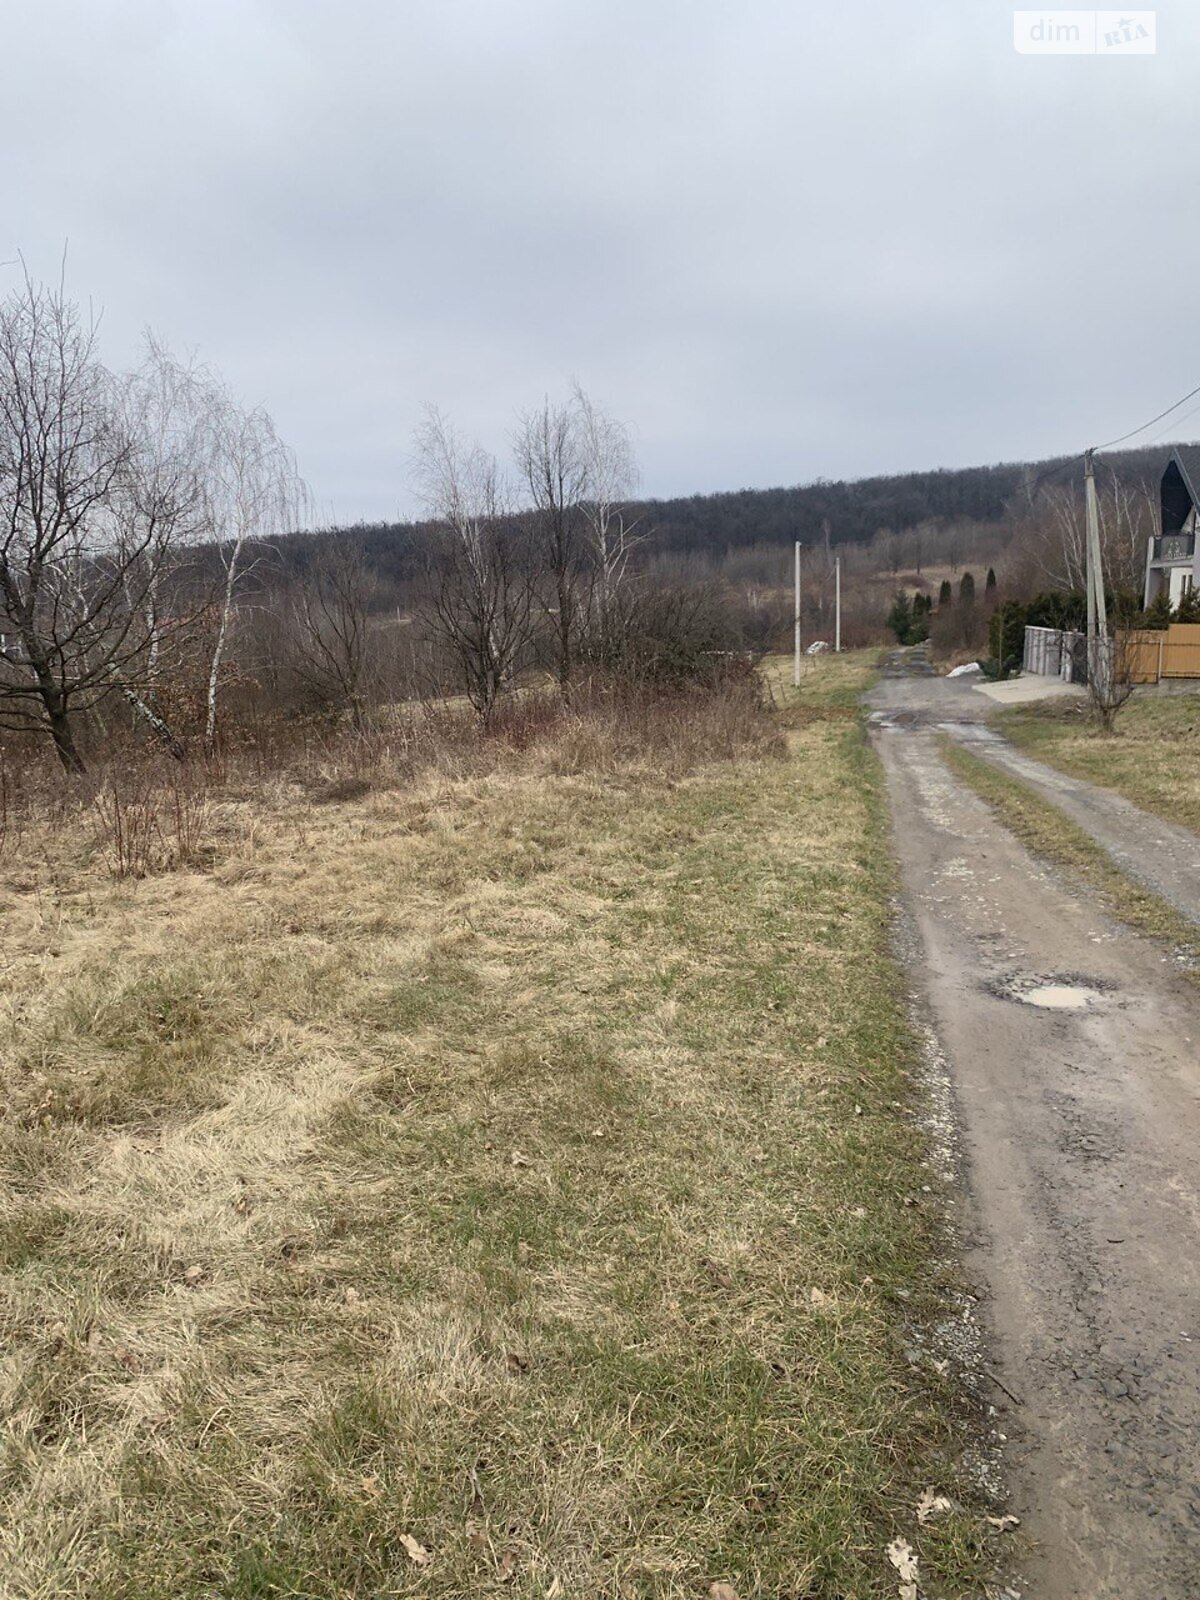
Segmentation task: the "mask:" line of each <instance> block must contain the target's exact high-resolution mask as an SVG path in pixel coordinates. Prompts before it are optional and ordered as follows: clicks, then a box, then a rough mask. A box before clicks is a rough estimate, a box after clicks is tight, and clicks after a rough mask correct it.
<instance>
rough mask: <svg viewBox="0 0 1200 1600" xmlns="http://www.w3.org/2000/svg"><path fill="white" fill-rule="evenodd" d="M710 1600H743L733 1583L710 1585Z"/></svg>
mask: <svg viewBox="0 0 1200 1600" xmlns="http://www.w3.org/2000/svg"><path fill="white" fill-rule="evenodd" d="M708 1600H741V1597H740V1596H739V1594H738V1592H737V1590H736V1589H735V1588H734V1587H733V1585H732V1584H731V1583H710V1584H709V1586H708Z"/></svg>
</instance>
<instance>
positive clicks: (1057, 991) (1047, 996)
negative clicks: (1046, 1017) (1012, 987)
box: [1018, 983, 1102, 1011]
mask: <svg viewBox="0 0 1200 1600" xmlns="http://www.w3.org/2000/svg"><path fill="white" fill-rule="evenodd" d="M1101 998H1102V997H1101V995H1100V994H1099V992H1098V991H1097V990H1095V989H1084V988H1082V987H1080V986H1078V985H1076V984H1071V983H1042V984H1039V985H1038V987H1037V988H1036V989H1026V990H1025V992H1024V993H1023V994H1021V995H1019V996H1018V999H1021V1000H1023V1001H1024V1002H1025V1004H1026V1005H1030V1006H1042V1007H1043V1008H1044V1009H1045V1010H1047V1011H1082V1010H1084V1008H1085V1007H1087V1006H1089V1005H1091V1004H1092V1002H1093V1001H1094V1000H1099V999H1101Z"/></svg>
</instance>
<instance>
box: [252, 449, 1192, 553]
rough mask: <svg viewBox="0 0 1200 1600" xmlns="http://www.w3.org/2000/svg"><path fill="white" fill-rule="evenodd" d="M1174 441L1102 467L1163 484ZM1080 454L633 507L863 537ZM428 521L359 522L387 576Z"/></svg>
mask: <svg viewBox="0 0 1200 1600" xmlns="http://www.w3.org/2000/svg"><path fill="white" fill-rule="evenodd" d="M1173 448H1174V447H1173V445H1171V444H1161V445H1156V446H1154V447H1153V448H1151V449H1145V450H1127V451H1120V452H1116V453H1113V454H1110V455H1106V456H1104V457H1103V458H1101V459H1100V461H1099V463H1098V471H1099V473H1100V474H1101V476H1103V473H1104V472H1105V471H1112V472H1115V473H1116V474H1117V475H1118V476H1119V477H1120V478H1121V479H1122V480H1123V481H1125V482H1128V483H1131V484H1133V483H1145V484H1147V485H1152V486H1153V485H1156V484H1157V481H1158V478H1159V477H1160V475H1161V473H1162V470H1163V468H1164V466H1165V465H1166V462H1167V458H1168V457H1169V455H1170V452H1171V450H1172V449H1173ZM1082 477H1083V466H1082V460H1081V458H1078V457H1065V456H1062V457H1055V458H1052V459H1050V460H1047V461H1034V462H1022V461H1011V462H1001V463H999V464H996V465H993V466H984V467H960V468H939V469H937V470H935V471H930V472H905V473H896V474H893V475H891V476H886V477H875V478H855V479H845V480H843V479H837V480H829V479H817V481H816V482H814V483H806V484H797V485H795V486H794V487H791V488H776V489H734V490H729V491H726V492H723V493H720V494H697V495H688V496H686V497H682V498H677V499H669V500H654V499H652V500H643V501H640V502H638V503H636V504H634V505H632V506H631V507H630V516H631V517H633V518H636V519H637V520H638V521H639V522H640V523H641V524H642V526H643V527H645V528H646V529H647V530H648V531H652V533H653V549H654V550H655V551H656V552H659V553H663V552H668V551H675V552H679V553H681V554H683V553H708V554H711V555H715V556H722V555H724V554H725V553H726V552H727V551H730V550H736V549H741V548H744V547H746V546H748V545H755V544H786V543H789V542H791V541H792V540H795V539H801V540H803V541H804V542H805V543H813V542H817V541H821V542H824V540H825V538H826V528H827V529H828V539H829V542H830V544H834V545H836V544H855V543H862V542H865V541H866V540H869V539H871V538H873V537H874V535H875V534H877V533H878V532H879V531H880V529H883V528H890V529H893V530H894V531H895V532H897V533H900V532H903V531H904V530H905V529H908V528H913V527H916V526H917V525H918V524H920V523H923V522H937V523H946V522H972V523H989V522H996V523H999V522H1000V521H1001V520H1002V519H1003V518H1004V516H1005V513H1006V510H1007V509H1008V508H1009V507H1010V506H1011V504H1012V502H1013V501H1014V500H1015V499H1016V498H1018V497H1019V496H1020V495H1021V494H1022V493H1024V492H1026V490H1027V488H1028V487H1030V486H1033V485H1035V484H1037V483H1039V482H1045V483H1048V484H1069V483H1071V482H1072V481H1075V482H1076V483H1082ZM424 528H425V525H424V524H422V523H420V522H395V523H385V522H378V523H361V524H358V525H357V526H356V527H354V528H353V529H352V530H343V531H349V532H352V533H353V534H354V535H355V536H356V537H357V538H358V539H360V540H361V542H362V548H363V553H364V555H365V556H366V559H367V561H368V562H369V564H370V566H371V567H372V568H373V569H374V570H375V571H376V572H377V573H378V575H379V576H380V577H383V578H390V579H393V580H396V581H401V582H402V581H404V580H405V579H407V578H409V577H411V576H413V574H414V572H415V571H416V569H417V568H418V567H419V566H420V562H421V550H422V545H423V542H424V541H423V532H424ZM319 544H320V538H319V536H317V537H316V538H314V537H312V536H307V537H305V536H302V537H293V538H290V539H285V540H282V541H280V542H279V544H278V546H277V551H278V555H279V557H280V558H281V559H282V561H283V564H284V566H285V568H287V569H289V570H290V571H291V572H293V573H295V574H296V575H302V574H303V573H304V571H305V570H306V569H307V568H308V566H309V565H310V563H311V561H312V560H313V557H314V555H315V553H316V549H317V547H318V546H319Z"/></svg>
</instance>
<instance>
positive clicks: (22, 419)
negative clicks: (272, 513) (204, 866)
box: [0, 277, 194, 772]
mask: <svg viewBox="0 0 1200 1600" xmlns="http://www.w3.org/2000/svg"><path fill="white" fill-rule="evenodd" d="M136 422H137V417H136V415H134V414H131V412H130V408H129V407H128V406H127V405H126V403H125V396H124V395H123V393H122V392H121V388H120V386H119V385H118V384H117V383H116V381H115V380H114V379H113V377H112V375H111V374H110V373H109V372H107V371H106V369H105V368H104V367H103V366H102V364H101V362H100V360H99V358H98V355H97V352H96V330H95V325H94V323H91V322H85V321H84V320H83V318H82V317H81V315H80V312H79V309H78V307H77V306H76V305H74V304H73V303H72V302H71V301H69V300H68V299H67V298H66V295H65V292H64V290H63V288H62V286H61V285H60V286H59V287H58V288H55V289H49V288H45V287H43V286H39V285H36V284H34V283H33V282H32V280H30V279H29V278H28V277H27V278H26V280H25V282H24V284H23V285H22V287H21V288H20V289H19V290H17V291H15V292H14V293H12V294H11V295H9V297H8V298H7V299H6V300H5V301H4V302H3V304H2V305H0V723H2V724H3V725H4V726H6V727H9V728H14V729H17V730H20V731H25V732H43V733H48V734H49V736H50V738H51V739H52V741H53V743H54V748H55V751H56V752H57V754H58V758H59V761H60V762H61V763H62V766H63V767H64V769H65V770H66V771H68V772H82V771H83V770H84V761H83V757H82V755H81V753H80V750H79V745H78V741H77V737H76V718H77V716H78V715H79V714H80V713H81V712H83V711H85V710H87V709H88V708H89V707H91V706H95V705H96V704H98V702H99V701H100V700H101V699H103V698H104V697H105V695H107V694H110V693H112V692H113V690H114V688H116V689H120V690H123V691H125V692H126V693H127V694H128V695H131V696H132V697H133V698H134V699H135V700H137V699H139V698H140V696H139V694H138V687H139V685H141V684H142V683H143V682H144V680H145V674H146V669H147V666H148V664H149V661H150V658H151V652H152V641H153V630H152V629H151V628H150V627H149V626H148V625H147V615H148V608H149V607H150V605H151V596H152V595H153V593H154V592H155V590H156V587H157V583H158V579H159V575H160V573H161V572H162V570H163V567H164V564H165V562H166V561H167V559H168V556H169V553H170V549H171V542H172V538H173V536H174V533H175V531H176V529H177V528H178V526H179V523H180V518H181V516H183V515H184V514H185V513H186V511H187V509H188V505H189V503H190V501H191V497H192V494H193V492H194V482H193V480H191V479H187V480H186V481H184V478H181V477H178V476H172V475H171V474H168V473H166V472H164V473H162V474H159V475H155V474H154V473H153V472H148V470H147V469H148V464H149V457H150V455H151V454H152V453H153V452H152V451H151V450H150V449H149V448H148V447H147V445H146V442H145V440H144V439H142V438H140V437H139V435H138V433H137V429H136Z"/></svg>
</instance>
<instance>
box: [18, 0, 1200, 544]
mask: <svg viewBox="0 0 1200 1600" xmlns="http://www.w3.org/2000/svg"><path fill="white" fill-rule="evenodd" d="M1198 68H1200V7H1197V6H1196V5H1195V4H1194V0H1174V3H1172V4H1171V5H1168V6H1162V7H1160V8H1159V11H1158V54H1157V55H1155V56H1141V57H1137V58H1122V59H1111V58H1096V57H1091V56H1058V57H1044V56H1022V55H1018V54H1017V53H1016V52H1015V50H1014V48H1013V22H1012V10H1011V8H1010V7H1007V6H1001V5H998V4H995V3H993V0H924V3H921V0H917V3H914V0H831V3H829V4H826V5H821V4H816V3H813V0H788V3H781V0H721V3H716V0H337V3H336V4H335V3H333V0H128V3H123V0H76V3H74V4H65V3H56V0H37V3H33V0H10V3H9V4H8V5H7V6H6V7H5V8H4V38H3V63H2V65H0V80H2V83H3V101H4V127H5V137H4V141H3V145H2V147H0V151H2V157H0V195H2V196H3V201H4V205H3V213H2V215H3V221H2V222H0V228H2V229H3V232H4V235H6V237H5V238H4V239H2V240H0V260H7V259H8V258H11V257H13V256H15V254H16V252H17V251H18V250H19V251H22V252H23V253H24V255H25V258H26V260H27V262H28V263H29V266H30V268H31V270H32V271H33V272H34V274H35V275H40V276H52V275H54V274H55V273H56V272H57V265H58V258H59V255H60V254H61V250H62V246H63V242H64V240H69V245H70V248H69V261H68V280H69V285H70V287H71V288H72V290H73V291H74V292H75V293H76V294H77V296H78V297H79V298H81V299H88V298H90V299H91V300H92V302H93V303H94V304H95V305H96V306H97V307H99V308H102V310H103V314H104V322H103V348H104V354H105V356H106V358H107V359H108V360H109V362H110V363H111V364H113V365H124V364H127V363H129V362H131V361H132V360H133V359H134V358H135V356H136V353H137V348H138V340H139V337H140V333H141V330H142V329H143V328H145V327H147V326H149V327H152V328H153V329H154V330H155V331H156V332H158V333H159V334H160V335H162V336H163V337H164V338H165V339H166V340H167V341H168V342H169V343H170V344H171V345H173V346H174V347H175V348H176V349H177V350H180V351H188V352H195V353H197V354H198V355H199V356H200V357H202V358H203V359H205V360H207V361H210V362H211V363H212V364H213V365H215V366H216V367H218V368H219V369H220V370H221V371H222V372H223V373H224V374H225V375H226V377H227V378H228V379H229V380H230V382H231V383H232V384H233V386H234V387H235V388H236V390H237V391H238V392H239V393H240V394H241V395H242V396H243V397H244V398H245V399H246V400H247V401H250V402H254V403H261V404H263V405H265V406H266V407H267V409H268V410H270V411H271V413H272V414H273V415H274V417H275V419H276V421H277V423H278V425H279V427H280V430H281V432H282V433H283V434H284V436H285V437H286V438H287V439H288V441H289V442H290V443H291V444H292V445H293V446H294V447H295V449H296V451H297V453H298V455H299V458H300V465H301V468H302V470H303V471H304V473H305V475H306V476H307V478H308V479H309V482H310V483H311V484H312V487H313V490H314V492H315V495H316V498H317V502H318V505H319V506H320V508H321V510H322V512H323V514H324V515H325V516H326V517H336V518H337V519H339V520H353V519H356V518H359V517H367V518H374V517H390V516H395V515H396V514H397V513H399V514H404V515H408V514H411V513H412V511H413V510H414V509H415V501H414V498H413V494H412V490H411V486H410V478H411V473H410V471H409V467H408V461H407V457H408V453H409V450H410V441H411V436H412V430H413V427H414V425H415V423H416V421H417V420H418V418H419V415H420V411H421V408H422V406H423V404H424V403H425V402H427V401H433V402H436V403H438V404H439V405H441V406H442V407H443V408H444V409H445V410H446V411H447V412H449V413H450V414H451V415H452V416H453V417H455V418H456V419H457V420H458V421H459V422H460V423H461V425H462V426H463V427H464V428H465V429H466V430H467V431H469V432H470V433H472V434H475V435H477V436H478V437H480V438H481V439H482V440H483V441H484V442H485V443H486V444H488V445H489V446H490V447H491V448H492V449H494V450H496V451H497V452H498V453H503V452H505V451H507V448H508V436H509V432H510V429H511V422H512V417H513V414H514V412H515V411H516V410H518V409H519V408H521V407H524V406H527V405H529V404H532V403H537V401H538V400H539V399H540V397H541V396H542V395H543V394H544V393H546V392H547V391H549V392H550V393H556V392H561V391H562V390H563V389H564V388H565V386H566V384H567V382H568V381H569V379H570V378H571V377H573V376H577V377H578V378H579V379H580V380H581V381H582V382H583V384H584V385H585V387H587V388H588V389H589V390H590V391H591V392H592V394H593V395H594V397H595V398H597V399H598V400H600V401H601V402H602V403H603V404H604V405H605V406H606V407H607V408H608V409H609V410H611V411H612V412H613V413H614V414H615V415H617V416H619V417H621V418H622V419H624V420H626V421H628V422H629V423H630V424H631V425H632V426H633V428H634V430H635V434H636V438H637V441H638V448H639V452H640V456H641V460H642V465H643V473H644V481H645V488H646V490H647V491H648V492H649V493H652V494H660V495H663V494H675V493H683V492H692V491H696V490H711V489H723V488H737V487H740V486H744V485H759V486H762V485H769V484H777V483H796V482H801V481H805V480H809V479H811V478H814V477H841V476H849V475H863V474H869V473H873V472H878V471H892V470H896V469H904V468H917V467H928V466H936V465H961V464H966V463H972V462H983V461H994V460H999V459H1011V458H1014V457H1032V456H1045V455H1049V454H1053V453H1056V452H1059V451H1065V450H1073V449H1075V448H1078V447H1080V446H1082V445H1084V444H1086V443H1088V442H1099V441H1100V440H1103V439H1107V438H1109V437H1111V436H1112V435H1115V434H1117V433H1121V432H1124V431H1125V429H1126V428H1129V427H1133V426H1135V425H1136V424H1137V423H1139V422H1141V421H1144V420H1145V418H1147V417H1148V416H1150V415H1151V414H1152V413H1153V412H1155V411H1158V410H1160V409H1161V408H1162V407H1163V406H1164V405H1167V404H1169V403H1170V401H1172V400H1174V399H1175V398H1176V397H1177V396H1178V395H1179V394H1181V393H1183V392H1184V390H1186V389H1188V388H1190V387H1191V386H1192V385H1193V384H1196V383H1200V315H1198V310H1200V206H1198V204H1197V202H1198V183H1200V175H1198V170H1197V164H1196V155H1197V150H1198V149H1200V136H1198V135H1200V129H1198V127H1197V107H1198V104H1200V102H1198V99H1197V93H1196V83H1197V69H1198ZM14 278H15V271H14V268H13V267H12V266H11V265H8V266H5V267H4V268H3V269H2V270H0V282H3V281H5V280H7V281H8V282H10V283H11V282H12V281H13V280H14ZM1177 432H1181V433H1182V434H1183V435H1184V436H1193V435H1195V434H1196V433H1197V432H1200V421H1195V422H1192V423H1191V424H1186V423H1185V424H1184V425H1183V426H1182V428H1181V430H1177Z"/></svg>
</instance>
